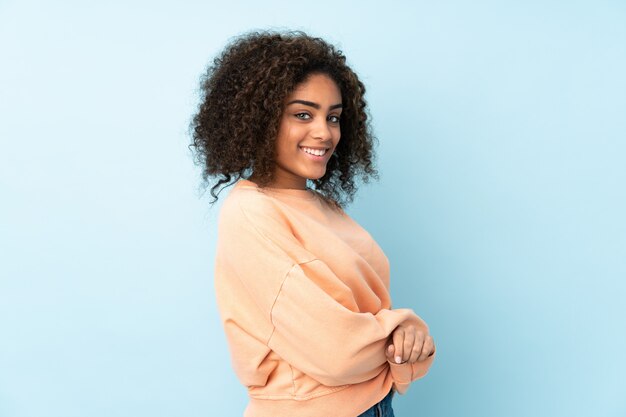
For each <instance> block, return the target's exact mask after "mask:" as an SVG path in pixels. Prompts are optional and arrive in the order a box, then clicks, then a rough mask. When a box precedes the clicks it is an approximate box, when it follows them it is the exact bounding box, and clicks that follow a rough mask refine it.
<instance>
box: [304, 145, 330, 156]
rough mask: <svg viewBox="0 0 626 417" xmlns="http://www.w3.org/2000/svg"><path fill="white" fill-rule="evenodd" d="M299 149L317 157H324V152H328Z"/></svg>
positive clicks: (324, 150)
mask: <svg viewBox="0 0 626 417" xmlns="http://www.w3.org/2000/svg"><path fill="white" fill-rule="evenodd" d="M301 149H302V150H303V151H304V152H306V153H310V154H312V155H317V156H322V155H324V154H325V153H326V151H327V150H328V149H311V148H305V147H301Z"/></svg>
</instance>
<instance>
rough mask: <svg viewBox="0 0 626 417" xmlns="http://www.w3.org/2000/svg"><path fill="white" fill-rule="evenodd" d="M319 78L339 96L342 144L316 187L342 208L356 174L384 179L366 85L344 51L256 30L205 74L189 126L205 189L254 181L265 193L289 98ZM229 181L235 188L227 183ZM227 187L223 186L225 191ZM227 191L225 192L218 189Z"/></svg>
mask: <svg viewBox="0 0 626 417" xmlns="http://www.w3.org/2000/svg"><path fill="white" fill-rule="evenodd" d="M314 73H322V74H326V75H328V76H329V77H330V78H331V79H333V80H334V81H335V83H336V84H337V86H338V87H339V90H340V91H341V98H342V102H343V112H342V115H341V122H340V129H341V139H340V141H339V143H338V145H337V148H336V150H335V153H334V154H333V157H331V159H330V160H329V161H328V163H327V165H326V173H325V174H324V176H323V177H321V178H319V179H315V180H311V179H308V180H307V181H312V182H313V184H314V189H315V190H316V191H318V195H321V197H323V198H324V199H325V200H326V201H327V202H330V203H332V205H333V206H334V207H338V208H342V206H344V205H346V204H347V203H350V202H352V201H353V198H354V194H355V192H356V185H355V177H356V176H357V175H360V176H361V178H362V180H363V181H364V182H365V183H368V182H369V177H370V176H372V177H374V178H376V179H378V172H377V170H376V168H375V166H374V162H373V159H374V153H373V145H374V142H377V138H376V137H375V136H374V135H373V134H372V129H371V126H370V118H369V115H368V111H367V108H366V101H365V98H364V95H365V86H364V85H363V83H362V82H361V81H360V80H359V78H358V77H357V75H356V74H355V73H354V72H353V71H352V70H351V69H350V67H348V65H346V57H345V56H344V55H343V53H342V51H340V50H337V48H336V47H334V46H333V45H330V44H328V43H327V42H325V41H324V40H323V39H321V38H316V37H312V36H309V35H307V34H306V33H304V32H302V31H288V32H283V33H280V32H274V31H252V32H248V33H246V34H243V35H240V36H238V37H235V38H234V39H233V40H231V41H230V42H229V43H228V45H227V46H226V47H225V49H224V50H223V52H222V53H221V54H220V55H219V56H217V57H216V58H214V60H213V63H212V65H210V66H209V67H208V69H207V70H206V73H205V74H204V75H203V76H202V77H201V92H202V96H203V97H202V101H201V103H200V105H199V107H198V112H197V113H196V114H195V115H194V116H193V119H192V121H191V123H190V132H191V134H192V137H193V143H191V144H190V145H189V148H190V149H191V148H195V161H196V162H197V164H199V165H201V166H202V167H203V172H202V178H203V180H204V182H203V184H204V186H205V187H204V188H205V189H206V187H207V186H208V185H209V182H210V181H209V178H210V177H216V178H217V183H216V184H215V185H214V186H213V187H212V188H211V195H212V196H213V198H214V200H213V201H211V204H213V203H215V202H216V201H217V199H218V195H217V194H216V189H218V188H219V187H220V186H221V185H222V184H226V185H225V186H224V187H226V186H228V185H232V184H233V183H235V182H236V181H238V180H239V179H241V178H248V177H249V175H250V174H251V171H253V172H254V175H255V177H256V179H257V181H256V182H257V185H258V186H259V187H260V188H262V187H264V186H267V185H268V184H270V183H271V182H272V180H273V174H274V166H275V161H276V153H275V152H276V150H275V141H276V137H277V133H278V129H279V122H280V118H281V115H282V112H283V110H284V105H283V101H284V100H285V98H286V97H287V96H288V95H289V94H290V93H291V92H292V91H294V89H295V88H296V87H297V86H298V84H300V83H302V82H304V81H306V79H307V77H308V76H309V75H311V74H314ZM229 183H230V184H229ZM222 189H223V188H222ZM220 191H221V190H220Z"/></svg>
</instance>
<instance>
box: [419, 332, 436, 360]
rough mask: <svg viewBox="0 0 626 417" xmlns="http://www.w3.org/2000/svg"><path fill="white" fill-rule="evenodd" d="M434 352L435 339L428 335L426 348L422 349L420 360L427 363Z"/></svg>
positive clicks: (425, 343)
mask: <svg viewBox="0 0 626 417" xmlns="http://www.w3.org/2000/svg"><path fill="white" fill-rule="evenodd" d="M434 351H435V344H434V341H433V338H432V336H430V335H428V336H426V338H425V340H424V346H423V347H422V349H421V354H420V356H419V358H418V360H419V361H425V360H426V359H428V358H429V357H430V356H431V355H432V353H433V352H434Z"/></svg>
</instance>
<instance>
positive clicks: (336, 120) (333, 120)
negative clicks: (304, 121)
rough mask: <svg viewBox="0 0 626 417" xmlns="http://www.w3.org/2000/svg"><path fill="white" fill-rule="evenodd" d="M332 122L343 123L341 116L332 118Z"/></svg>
mask: <svg viewBox="0 0 626 417" xmlns="http://www.w3.org/2000/svg"><path fill="white" fill-rule="evenodd" d="M329 118H330V121H331V122H333V123H339V122H340V121H341V119H340V117H339V116H330V117H329Z"/></svg>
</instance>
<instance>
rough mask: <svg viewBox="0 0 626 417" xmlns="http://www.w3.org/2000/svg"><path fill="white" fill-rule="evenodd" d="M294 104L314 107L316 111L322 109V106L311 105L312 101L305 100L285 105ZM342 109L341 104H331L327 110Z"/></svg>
mask: <svg viewBox="0 0 626 417" xmlns="http://www.w3.org/2000/svg"><path fill="white" fill-rule="evenodd" d="M294 103H300V104H304V105H305V106H311V107H314V108H316V109H318V110H319V109H321V108H322V106H320V105H319V104H317V103H313V102H312V101H306V100H292V101H290V102H289V103H287V105H290V104H294ZM342 107H343V104H341V103H339V104H333V105H332V106H330V107H329V109H328V110H333V109H338V108H342Z"/></svg>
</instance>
